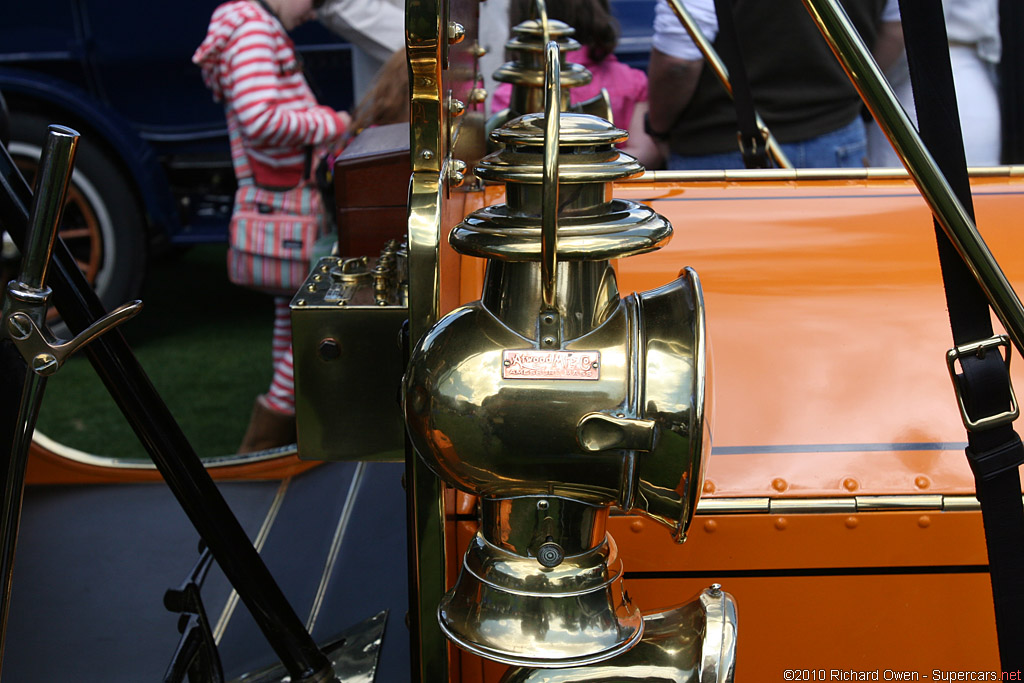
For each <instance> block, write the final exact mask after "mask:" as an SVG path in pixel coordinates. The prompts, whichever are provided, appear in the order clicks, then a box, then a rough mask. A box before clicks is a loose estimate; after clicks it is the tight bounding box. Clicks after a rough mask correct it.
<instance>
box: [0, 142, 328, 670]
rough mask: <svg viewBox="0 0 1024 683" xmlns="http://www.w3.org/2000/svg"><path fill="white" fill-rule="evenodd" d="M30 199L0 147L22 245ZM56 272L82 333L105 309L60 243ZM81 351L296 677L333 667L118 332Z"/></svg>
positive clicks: (56, 285)
mask: <svg viewBox="0 0 1024 683" xmlns="http://www.w3.org/2000/svg"><path fill="white" fill-rule="evenodd" d="M31 197H32V192H31V190H30V189H29V187H28V185H27V184H26V183H25V181H24V179H23V178H22V177H21V174H20V173H18V171H17V169H16V168H15V166H14V163H13V162H12V161H11V158H10V156H9V155H8V154H7V150H6V149H4V148H3V147H2V146H0V224H2V225H3V227H4V229H5V230H7V231H8V232H9V233H10V234H11V236H12V237H13V238H14V239H15V240H17V241H18V242H20V243H24V240H25V232H26V229H27V225H28V208H27V207H28V205H29V203H30V201H31ZM51 268H52V270H51V272H50V275H49V279H50V288H51V289H52V290H53V297H54V304H55V305H56V307H57V310H58V311H59V312H60V314H61V317H62V318H63V319H64V322H65V323H66V324H67V326H68V328H69V329H70V330H71V331H72V332H74V333H75V334H77V333H79V332H81V331H83V330H84V329H86V328H87V327H88V326H89V325H91V324H92V323H93V322H94V321H96V320H97V319H98V318H100V317H102V316H103V315H104V314H105V310H104V308H103V305H102V304H101V303H100V301H99V298H98V297H97V296H96V294H95V292H93V291H92V288H91V287H89V284H88V283H87V282H86V280H85V277H84V276H83V275H82V273H81V271H80V270H79V269H78V266H77V265H76V264H75V261H74V259H73V258H72V256H71V253H70V251H68V248H67V246H66V245H65V244H64V242H63V241H62V240H60V239H58V242H57V244H56V245H55V246H54V250H53V262H52V265H51ZM84 350H85V352H86V354H87V356H88V358H89V361H90V362H91V363H92V366H93V368H94V369H95V370H96V373H97V375H99V377H100V379H101V380H102V381H103V384H104V385H105V386H106V388H107V391H108V392H109V393H110V396H111V397H112V398H113V399H114V401H115V402H116V403H117V405H118V407H119V408H120V409H121V412H122V413H123V414H124V416H125V418H126V419H127V420H128V423H129V424H130V425H131V427H132V430H133V431H134V432H135V434H136V436H137V437H138V438H139V441H140V442H141V444H142V446H143V447H144V448H145V449H146V451H147V452H148V453H149V455H150V457H151V458H152V459H153V462H154V464H155V465H156V467H157V469H158V470H159V472H160V474H161V475H162V476H163V478H164V480H165V481H166V482H167V485H168V486H169V487H170V489H171V491H172V492H173V493H174V496H175V497H176V498H177V500H178V503H179V504H180V505H181V507H182V509H183V510H184V511H185V514H186V515H188V518H189V520H191V522H192V524H193V526H195V528H196V530H197V531H198V532H199V535H200V536H201V537H202V538H203V540H204V541H205V542H206V544H207V546H209V548H210V551H211V552H212V553H213V556H214V558H215V559H216V560H217V563H218V564H219V565H220V567H221V569H222V570H223V572H224V575H225V576H226V577H227V578H228V580H229V581H230V582H231V585H232V586H234V588H235V590H236V591H238V595H239V598H240V599H241V600H242V602H243V603H244V604H245V606H246V607H247V608H248V609H249V611H250V612H251V613H252V616H253V619H255V621H256V624H257V625H258V626H259V628H260V630H261V631H263V634H264V636H266V638H267V641H268V642H269V643H270V646H271V647H272V648H273V649H274V651H275V652H276V653H277V656H278V657H279V658H280V659H281V663H282V664H283V665H284V667H285V668H286V669H287V671H288V672H289V673H290V674H291V676H292V679H293V680H306V679H309V678H312V677H314V676H317V675H320V674H322V673H323V672H326V671H328V670H330V668H331V667H330V663H329V662H328V660H327V658H326V657H325V656H324V654H323V653H322V652H321V651H320V649H319V648H318V647H317V646H316V642H314V640H313V638H312V636H310V634H309V632H308V631H307V630H306V628H305V626H304V625H303V623H302V621H301V620H300V619H299V617H298V615H296V613H295V610H294V609H292V606H291V605H290V604H289V603H288V600H287V598H285V596H284V593H282V592H281V589H280V587H279V586H278V585H277V582H276V581H275V580H274V577H273V576H272V575H271V573H270V571H269V570H268V569H267V566H266V565H265V564H264V563H263V559H262V558H261V557H260V555H259V553H258V552H256V549H255V548H254V547H253V545H252V542H251V541H250V540H249V537H248V536H247V535H246V533H245V530H244V529H243V528H242V526H241V524H239V522H238V520H237V519H236V518H235V515H234V513H233V512H232V511H231V508H230V507H229V506H228V504H227V501H225V500H224V497H223V496H222V495H221V493H220V491H219V490H218V489H217V487H216V485H215V484H214V482H213V479H212V478H211V477H210V475H209V473H208V472H207V471H206V469H205V468H204V467H203V464H202V462H201V461H200V460H199V457H198V456H197V455H196V453H195V450H194V449H193V448H192V445H191V444H190V443H189V442H188V439H187V438H186V437H185V434H184V433H183V432H182V431H181V427H180V426H179V425H178V423H177V422H176V421H175V419H174V416H173V415H171V412H170V410H169V409H168V408H167V405H166V404H165V403H164V402H163V399H162V398H161V397H160V394H159V393H158V392H157V390H156V389H155V388H154V387H153V385H152V383H151V382H150V380H149V377H148V376H147V375H146V373H145V371H144V370H143V369H142V366H141V365H140V364H139V362H138V360H137V359H136V357H135V354H134V353H133V352H132V350H131V348H130V347H129V346H128V343H127V341H126V340H125V338H124V335H123V334H122V333H121V331H120V330H116V329H115V330H112V331H110V332H108V333H107V334H105V335H103V336H102V337H100V338H99V339H97V340H95V341H93V342H92V343H91V344H89V345H88V346H86V347H85V349H84Z"/></svg>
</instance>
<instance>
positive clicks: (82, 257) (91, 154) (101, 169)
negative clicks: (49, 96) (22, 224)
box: [8, 112, 146, 310]
mask: <svg viewBox="0 0 1024 683" xmlns="http://www.w3.org/2000/svg"><path fill="white" fill-rule="evenodd" d="M51 122H52V121H51V120H50V119H49V118H47V117H45V116H39V115H36V114H28V113H24V112H12V113H11V143H10V145H9V146H8V150H9V151H10V154H11V157H12V158H13V159H14V161H15V163H16V164H17V165H18V168H19V169H20V170H21V172H22V174H23V175H24V176H25V179H26V180H27V181H28V182H29V183H32V179H33V176H34V174H35V169H36V166H37V164H38V163H39V155H40V153H41V152H42V147H43V142H44V140H45V138H46V129H47V126H48V125H49V124H50V123H51ZM59 234H60V236H61V238H62V239H63V240H64V242H65V244H67V246H68V249H70V250H71V253H72V255H73V256H74V258H75V261H76V262H77V263H78V265H79V267H80V268H81V269H82V272H83V273H84V274H85V277H86V280H88V281H89V283H90V284H91V285H92V286H93V288H94V289H95V290H96V293H97V295H99V297H100V301H102V302H103V305H104V307H105V308H107V310H111V309H113V308H116V307H117V306H119V305H121V304H122V303H124V302H125V301H127V300H129V299H132V298H134V297H135V296H136V295H137V294H138V292H139V288H140V287H141V285H142V277H143V274H144V273H145V268H146V224H145V218H144V216H143V213H142V210H141V209H140V207H139V204H138V201H137V200H136V198H135V195H134V191H133V189H132V186H131V183H130V181H129V180H128V179H127V178H126V176H125V174H124V173H123V172H122V171H121V170H120V168H119V167H118V165H117V164H116V163H115V162H114V161H113V160H112V159H111V158H110V156H109V155H108V153H107V152H106V150H105V149H103V147H101V146H100V145H99V144H98V143H97V142H95V141H92V140H90V139H89V138H88V136H86V135H83V136H82V138H81V139H80V141H79V145H78V152H77V155H76V158H75V171H74V175H73V176H72V178H71V186H70V187H69V188H68V203H67V206H66V208H65V210H64V220H63V223H62V225H61V228H60V232H59Z"/></svg>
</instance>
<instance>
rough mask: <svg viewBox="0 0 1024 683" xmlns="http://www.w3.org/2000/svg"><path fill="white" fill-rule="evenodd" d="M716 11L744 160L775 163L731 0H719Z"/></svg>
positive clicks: (719, 44)
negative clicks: (763, 130)
mask: <svg viewBox="0 0 1024 683" xmlns="http://www.w3.org/2000/svg"><path fill="white" fill-rule="evenodd" d="M715 14H716V15H717V16H718V40H717V41H716V47H717V48H718V51H719V53H720V54H721V56H722V60H723V61H724V62H725V63H726V65H727V66H728V68H729V80H730V82H731V84H732V100H733V103H734V104H735V106H736V126H737V128H738V129H739V131H738V133H737V137H738V138H739V145H740V153H741V154H742V155H743V163H744V165H746V167H747V168H768V167H769V166H770V165H771V164H770V163H769V162H768V147H767V145H766V141H765V138H764V134H762V133H761V129H760V128H758V126H757V114H756V113H755V111H754V96H753V93H752V92H751V90H750V80H749V79H748V78H747V69H746V67H745V66H744V62H743V53H742V51H741V50H740V42H739V38H738V37H737V34H736V23H735V21H734V20H733V14H732V5H731V3H730V0H715Z"/></svg>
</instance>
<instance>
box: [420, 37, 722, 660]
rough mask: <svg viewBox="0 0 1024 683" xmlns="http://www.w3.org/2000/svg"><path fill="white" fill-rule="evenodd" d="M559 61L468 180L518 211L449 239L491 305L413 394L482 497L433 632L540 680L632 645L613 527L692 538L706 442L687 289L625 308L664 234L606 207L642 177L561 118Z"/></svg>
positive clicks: (476, 218)
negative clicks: (639, 260) (613, 515)
mask: <svg viewBox="0 0 1024 683" xmlns="http://www.w3.org/2000/svg"><path fill="white" fill-rule="evenodd" d="M550 49H552V50H555V59H552V58H551V57H550V55H549V61H548V64H549V67H548V76H549V78H548V80H547V83H549V84H551V83H554V86H553V87H552V86H551V85H549V86H548V88H549V93H548V99H547V105H546V114H530V115H526V116H523V117H520V118H518V119H516V120H514V121H512V122H510V123H509V124H507V125H505V126H504V127H502V128H500V129H499V130H497V131H495V132H494V133H493V134H492V137H493V138H494V139H495V141H497V142H499V143H501V144H502V145H503V146H504V149H502V150H501V151H499V152H496V153H494V154H491V155H489V156H488V157H486V158H485V159H484V160H483V161H482V162H481V163H480V165H479V166H478V167H477V169H476V172H477V174H478V175H479V176H480V177H482V178H484V179H488V180H496V181H501V182H504V183H505V184H506V198H507V203H506V204H501V205H497V206H491V207H487V208H484V209H482V210H479V211H476V212H474V213H472V214H470V215H469V216H468V217H467V218H466V219H465V220H464V221H463V222H462V223H461V224H459V225H458V226H457V227H456V228H455V229H454V230H453V231H452V233H451V235H450V236H449V241H450V243H451V244H452V246H453V247H454V248H455V249H456V250H457V251H459V252H460V253H462V254H466V255H470V256H479V257H484V258H486V259H487V268H486V273H485V277H484V285H483V292H482V294H481V298H480V299H479V300H478V301H474V302H472V303H469V304H467V305H465V306H462V307H460V308H458V309H456V310H454V311H452V312H451V313H449V314H448V315H446V316H444V317H443V318H442V319H441V320H440V321H438V323H437V324H436V325H435V326H434V327H433V328H432V329H431V330H430V331H429V332H428V333H427V334H426V335H424V337H423V338H422V339H421V340H420V341H419V343H418V344H417V346H416V348H415V349H414V351H413V353H412V356H411V359H410V363H409V366H408V369H407V372H406V376H405V380H404V390H403V391H404V410H405V417H406V423H407V428H408V432H409V436H410V438H411V441H412V443H413V445H414V447H415V448H416V450H417V452H418V453H419V455H420V456H421V457H422V458H424V460H425V461H426V463H427V464H428V466H429V467H430V468H431V469H432V470H433V471H434V472H435V473H437V475H438V476H440V477H441V478H442V479H444V481H446V482H447V483H449V484H450V485H452V486H455V487H457V488H459V489H461V490H463V491H466V492H469V493H472V494H475V495H477V496H478V497H479V500H480V529H479V532H478V533H477V534H476V536H475V537H474V539H473V540H472V542H471V543H470V547H469V549H468V551H467V553H466V556H465V560H464V565H463V568H462V571H461V573H460V576H459V579H458V581H457V583H456V585H455V586H454V587H453V588H452V590H450V591H449V592H448V593H447V594H446V595H445V597H444V598H443V600H442V603H441V605H440V606H439V608H438V617H439V620H440V623H441V627H442V629H443V630H444V632H445V633H446V635H447V636H448V637H449V638H451V639H452V640H453V641H454V642H455V643H457V644H458V645H460V646H461V647H463V648H465V649H467V650H469V651H471V652H475V653H477V654H479V655H481V656H483V657H486V658H488V659H492V660H495V661H499V662H505V663H510V664H523V665H528V666H536V667H545V668H548V667H568V666H578V665H585V664H589V663H593V662H598V661H602V660H605V659H608V658H610V657H614V656H615V655H617V654H619V653H621V652H624V651H626V650H628V649H629V648H630V647H632V646H633V645H635V644H636V643H637V642H638V641H639V639H640V638H641V636H642V632H643V619H642V618H641V615H640V612H639V610H638V609H637V608H636V607H635V606H634V605H633V604H632V602H631V600H630V598H629V596H628V594H627V592H626V591H625V589H624V587H623V581H622V563H621V561H620V560H619V558H618V556H617V552H616V547H615V543H614V540H613V539H612V538H611V536H610V535H608V534H607V532H606V522H607V518H608V514H609V511H610V509H611V508H612V507H613V506H614V507H617V508H619V509H621V510H623V511H627V512H637V513H640V514H643V515H646V516H648V517H651V518H652V519H654V520H656V521H658V522H660V523H662V524H664V525H665V526H667V527H668V528H669V529H670V530H671V531H672V533H673V534H674V535H675V537H676V538H677V539H678V540H682V539H683V538H684V536H685V533H686V529H687V526H688V524H689V522H690V519H691V516H692V514H693V511H694V508H695V507H696V502H697V498H698V495H699V491H700V488H701V486H702V481H703V466H704V462H705V456H706V453H707V451H708V450H709V449H710V442H711V439H710V428H709V422H708V420H707V419H706V416H705V411H704V408H705V393H706V373H705V363H706V358H705V349H706V345H705V331H704V306H703V300H702V295H701V288H700V283H699V281H698V279H697V276H696V273H694V272H693V271H692V270H690V269H686V270H685V271H684V272H683V273H682V274H681V275H680V277H679V278H678V279H676V280H675V281H674V282H672V283H670V284H668V285H665V286H664V287H661V288H659V289H655V290H652V291H648V292H643V293H640V294H636V293H634V294H631V295H629V296H627V297H621V296H620V295H619V292H618V288H617V286H616V280H615V272H614V270H613V269H612V267H611V264H610V262H609V259H613V258H621V257H626V256H630V255H634V254H641V253H644V252H648V251H652V250H654V249H657V248H658V247H659V246H661V245H662V244H664V243H665V242H666V241H667V240H668V239H669V237H670V235H671V232H672V228H671V226H670V225H669V223H668V222H667V221H666V220H665V219H664V218H663V217H662V216H660V215H658V214H656V213H655V212H654V211H652V210H651V209H650V208H648V207H646V206H643V205H640V204H636V203H634V202H630V201H626V200H621V199H616V198H613V197H612V193H611V183H612V182H613V181H614V180H617V179H622V178H628V177H632V176H635V175H638V174H640V173H642V172H643V168H642V167H641V166H640V165H639V164H638V163H637V161H636V159H634V158H633V157H631V156H629V155H627V154H624V153H621V152H619V151H618V150H617V149H616V147H615V145H616V143H619V142H621V141H623V140H625V138H626V133H625V131H622V130H620V129H617V128H615V127H614V126H612V125H611V124H610V123H608V122H607V121H605V120H602V119H599V118H596V117H593V116H588V115H585V114H561V115H560V116H559V114H558V113H557V106H558V97H557V94H558V92H559V90H558V88H557V82H558V78H557V64H558V61H557V50H556V48H554V46H552V47H551V48H550ZM552 72H554V75H552ZM552 93H553V94H552Z"/></svg>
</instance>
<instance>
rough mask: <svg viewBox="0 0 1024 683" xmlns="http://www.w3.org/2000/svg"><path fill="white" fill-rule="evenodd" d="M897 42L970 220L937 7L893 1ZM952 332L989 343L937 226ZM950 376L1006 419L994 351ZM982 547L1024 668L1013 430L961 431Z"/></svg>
mask: <svg viewBox="0 0 1024 683" xmlns="http://www.w3.org/2000/svg"><path fill="white" fill-rule="evenodd" d="M900 12H901V15H902V19H903V34H904V38H905V41H906V47H907V61H908V62H909V65H910V76H911V83H912V85H913V88H914V99H915V101H916V105H917V116H918V124H919V127H920V130H921V137H922V139H923V140H924V142H925V144H926V145H927V146H928V148H929V150H930V151H931V153H932V155H933V157H934V158H935V160H936V162H937V163H938V165H939V168H940V169H941V170H942V172H943V174H944V175H945V176H946V180H947V181H948V182H949V184H950V186H951V187H952V188H953V190H954V191H955V193H956V195H957V197H958V198H959V200H960V202H961V203H962V204H963V205H964V208H965V209H966V210H967V211H968V212H969V213H970V215H971V217H972V218H973V217H974V206H973V203H972V201H971V192H970V182H969V179H968V176H967V162H966V155H965V153H964V147H963V138H962V137H961V133H960V121H959V113H958V111H957V103H956V93H955V91H954V89H953V72H952V68H951V66H950V60H949V43H948V40H947V37H946V26H945V19H944V17H943V13H942V4H941V3H938V2H919V1H918V0H910V1H909V2H907V1H906V0H900ZM935 235H936V240H937V244H938V250H939V261H940V263H941V266H942V279H943V283H944V285H945V289H946V303H947V306H948V309H949V320H950V328H951V330H952V333H953V342H954V344H955V345H956V346H962V345H964V344H967V343H971V342H976V341H981V340H983V339H987V338H990V337H991V336H992V323H991V317H990V312H989V307H988V301H987V299H986V298H985V295H984V293H983V292H982V290H981V287H980V285H978V283H977V282H976V281H975V279H974V278H973V277H972V276H971V274H970V271H969V270H968V268H967V266H966V264H965V263H964V262H963V260H962V259H961V258H960V256H959V255H958V254H957V253H956V250H955V249H954V247H953V245H952V244H951V243H950V241H949V239H948V238H947V237H946V235H945V233H944V232H943V231H942V229H941V228H940V227H939V224H938V222H935ZM960 368H961V371H960V373H959V374H958V376H957V378H956V382H957V384H958V388H959V391H960V395H961V396H962V397H963V401H964V405H965V407H966V409H967V413H968V415H970V416H971V417H972V418H973V419H978V418H980V417H984V416H986V415H994V414H998V413H1001V412H1003V411H1005V410H1006V409H1007V407H1008V405H1009V400H1010V398H1009V397H1010V378H1009V372H1008V369H1007V367H1006V363H1005V362H1004V360H1003V357H1002V356H1001V355H1000V354H999V353H998V349H995V350H992V349H990V350H989V351H988V352H987V353H985V354H984V355H983V356H977V355H970V356H964V357H962V358H961V359H960ZM967 442H968V446H967V450H966V454H967V459H968V461H969V462H970V465H971V469H972V471H973V472H974V475H975V490H976V492H977V496H978V500H979V501H981V512H982V520H983V523H984V527H985V539H986V544H987V546H988V558H989V572H990V575H991V578H992V598H993V602H994V605H995V613H996V630H997V633H998V636H999V656H1000V660H1001V664H1002V668H1003V670H1004V671H1016V670H1018V669H1021V668H1022V667H1024V647H1021V644H1022V643H1024V505H1022V502H1021V487H1020V475H1019V472H1018V466H1019V465H1020V464H1021V463H1024V447H1022V446H1021V441H1020V438H1019V437H1018V436H1017V434H1016V433H1015V432H1014V430H1013V427H1012V425H1011V424H1010V423H1006V424H1003V425H1000V426H997V427H994V428H991V429H975V430H973V431H968V433H967Z"/></svg>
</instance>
